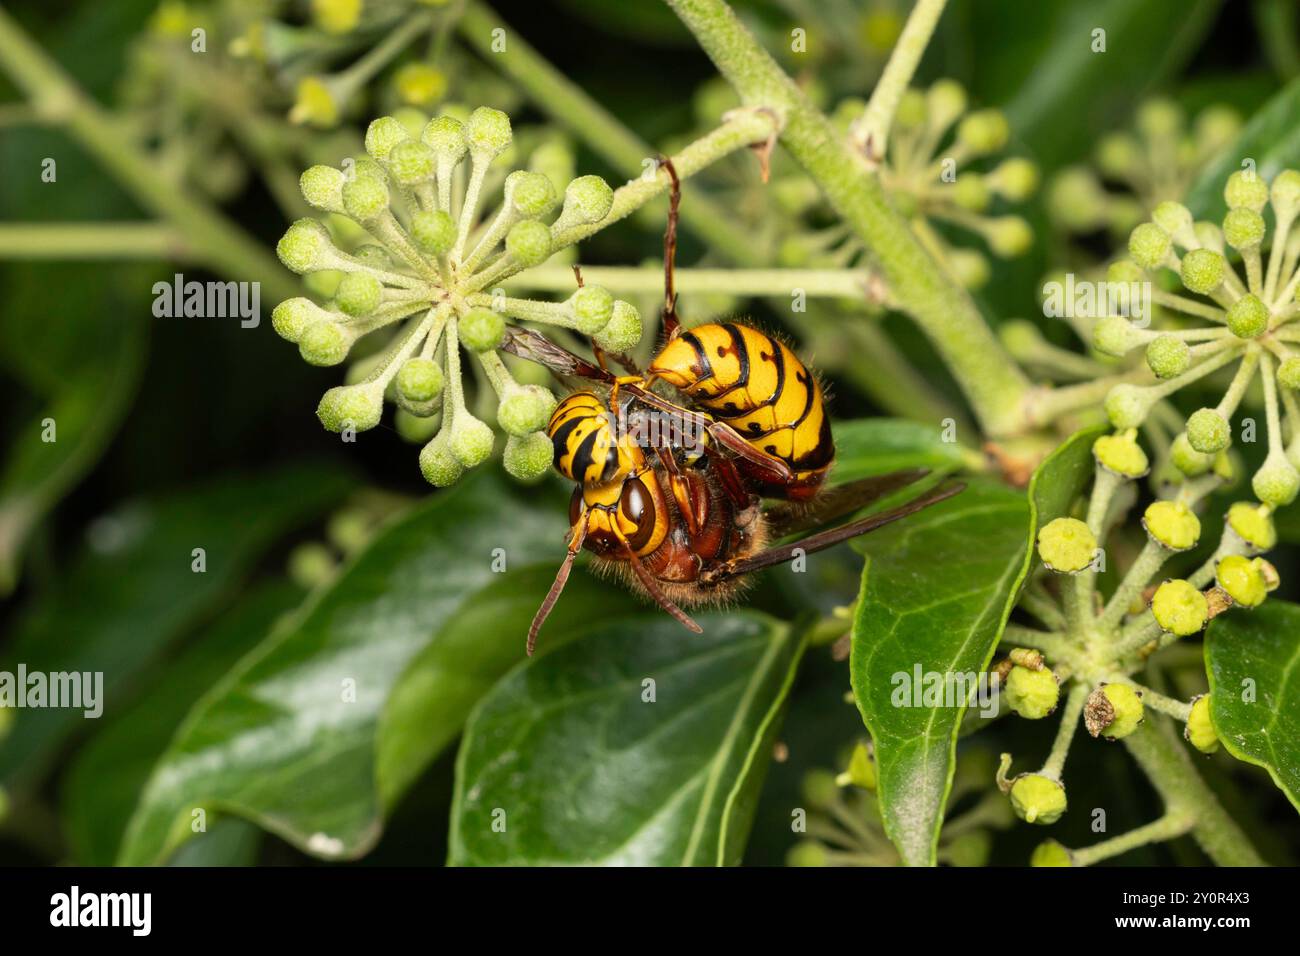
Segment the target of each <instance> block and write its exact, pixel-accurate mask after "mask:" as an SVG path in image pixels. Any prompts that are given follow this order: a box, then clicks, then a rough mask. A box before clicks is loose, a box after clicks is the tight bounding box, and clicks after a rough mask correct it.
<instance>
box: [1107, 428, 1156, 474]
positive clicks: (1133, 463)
mask: <svg viewBox="0 0 1300 956" xmlns="http://www.w3.org/2000/svg"><path fill="white" fill-rule="evenodd" d="M1092 454H1093V457H1094V458H1096V459H1097V464H1099V465H1101V467H1103V468H1105V469H1106V470H1107V471H1109V472H1113V473H1114V474H1116V475H1119V476H1121V477H1123V478H1141V477H1142V476H1143V475H1145V474H1146V473H1147V471H1148V470H1150V467H1151V463H1150V462H1149V461H1148V460H1147V453H1146V452H1144V451H1143V450H1142V446H1141V445H1139V444H1138V443H1137V440H1136V439H1135V438H1134V437H1133V436H1132V435H1131V434H1129V433H1127V432H1125V433H1123V434H1120V435H1102V436H1101V437H1100V438H1098V439H1097V440H1096V441H1095V442H1093V443H1092Z"/></svg>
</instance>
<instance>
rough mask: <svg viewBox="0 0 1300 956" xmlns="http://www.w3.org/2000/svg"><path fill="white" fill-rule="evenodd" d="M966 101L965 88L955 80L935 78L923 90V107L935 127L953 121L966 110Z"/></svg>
mask: <svg viewBox="0 0 1300 956" xmlns="http://www.w3.org/2000/svg"><path fill="white" fill-rule="evenodd" d="M891 45H892V44H891ZM966 102H967V101H966V90H965V89H964V88H963V87H962V85H961V84H960V83H958V82H957V81H956V80H950V79H946V78H945V79H942V80H935V81H934V83H932V84H931V85H930V88H929V89H928V90H926V91H925V108H926V110H927V111H928V112H929V114H930V121H931V122H932V123H934V125H935V126H936V127H944V128H945V129H946V128H947V127H948V126H950V125H951V124H953V123H955V122H956V121H957V117H959V116H961V114H962V113H965V112H966Z"/></svg>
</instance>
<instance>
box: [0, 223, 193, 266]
mask: <svg viewBox="0 0 1300 956" xmlns="http://www.w3.org/2000/svg"><path fill="white" fill-rule="evenodd" d="M193 257H194V250H193V248H191V246H190V245H189V243H187V242H186V241H185V237H184V236H183V235H182V234H181V233H180V232H178V231H177V230H176V229H174V228H172V227H171V226H170V225H167V224H166V223H156V222H60V223H45V222H24V223H0V259H71V260H85V259H169V260H173V261H182V260H186V259H193Z"/></svg>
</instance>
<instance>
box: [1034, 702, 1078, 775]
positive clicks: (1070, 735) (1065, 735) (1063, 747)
mask: <svg viewBox="0 0 1300 956" xmlns="http://www.w3.org/2000/svg"><path fill="white" fill-rule="evenodd" d="M1087 699H1088V687H1087V685H1086V684H1078V683H1075V684H1071V685H1070V693H1069V696H1067V697H1066V698H1065V706H1064V707H1062V708H1061V723H1060V726H1059V727H1057V728H1056V740H1054V741H1053V742H1052V752H1051V753H1050V754H1048V756H1047V762H1046V763H1044V764H1043V769H1042V771H1040V772H1041V773H1042V774H1043V776H1045V777H1051V778H1052V779H1053V780H1056V781H1057V782H1058V783H1059V782H1060V779H1061V771H1063V770H1064V769H1065V758H1066V755H1067V754H1069V752H1070V744H1071V742H1073V740H1074V734H1075V732H1076V731H1077V730H1078V729H1079V716H1080V715H1081V714H1082V713H1083V705H1084V702H1085V701H1086V700H1087Z"/></svg>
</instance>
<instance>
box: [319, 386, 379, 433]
mask: <svg viewBox="0 0 1300 956" xmlns="http://www.w3.org/2000/svg"><path fill="white" fill-rule="evenodd" d="M383 412H384V390H383V388H381V387H378V386H377V385H374V384H361V385H336V386H335V387H334V388H331V389H330V390H329V391H328V392H326V393H325V394H324V396H322V397H321V400H320V404H319V405H317V406H316V417H317V418H319V419H320V423H321V424H322V425H324V426H325V427H326V429H328V430H329V431H332V432H341V431H343V430H344V429H345V428H348V427H351V428H353V429H354V430H356V431H359V432H364V431H368V430H370V429H371V428H374V427H375V426H376V425H378V424H379V419H380V417H381V416H382V415H383Z"/></svg>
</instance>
